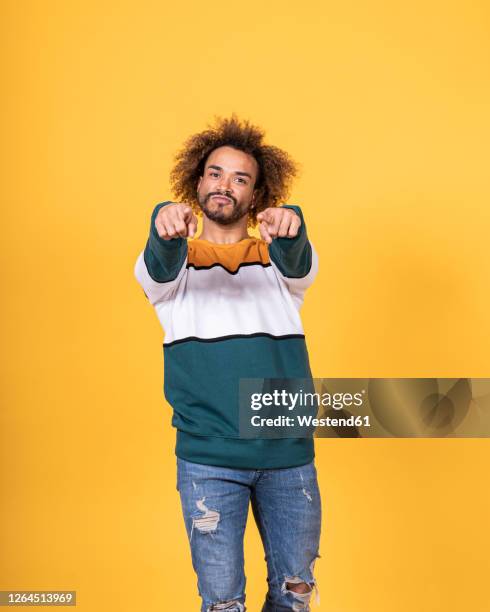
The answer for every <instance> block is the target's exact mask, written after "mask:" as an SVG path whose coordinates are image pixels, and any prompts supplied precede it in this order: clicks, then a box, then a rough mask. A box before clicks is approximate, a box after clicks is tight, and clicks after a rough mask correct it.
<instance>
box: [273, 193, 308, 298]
mask: <svg viewBox="0 0 490 612" xmlns="http://www.w3.org/2000/svg"><path fill="white" fill-rule="evenodd" d="M283 208H291V209H292V210H294V212H295V213H296V214H298V215H299V218H300V219H301V226H300V228H299V230H298V233H297V235H296V236H295V237H294V238H275V239H274V240H273V241H272V243H271V244H270V245H269V257H270V260H271V263H272V265H273V268H274V270H275V271H276V274H277V275H278V276H279V277H280V278H281V279H282V280H283V281H284V282H285V283H286V285H287V286H288V289H289V290H290V291H291V293H293V294H295V295H297V296H299V297H302V296H303V294H304V292H305V291H306V289H307V288H308V287H309V286H310V285H311V284H312V282H313V280H314V279H315V276H316V275H317V272H318V257H317V254H316V252H315V249H314V248H313V245H312V244H311V242H310V241H309V240H308V234H307V232H306V225H305V221H304V218H303V213H302V212H301V208H300V207H299V206H294V205H289V204H286V205H284V206H283Z"/></svg>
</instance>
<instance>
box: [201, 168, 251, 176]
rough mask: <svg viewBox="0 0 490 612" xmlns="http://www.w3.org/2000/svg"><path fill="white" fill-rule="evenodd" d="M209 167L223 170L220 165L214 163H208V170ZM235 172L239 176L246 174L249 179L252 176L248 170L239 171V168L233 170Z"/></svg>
mask: <svg viewBox="0 0 490 612" xmlns="http://www.w3.org/2000/svg"><path fill="white" fill-rule="evenodd" d="M209 168H214V169H215V170H223V168H222V167H221V166H215V165H210V166H208V170H209ZM235 174H238V175H240V176H248V178H249V179H251V178H252V175H251V174H249V173H248V172H241V171H240V170H235Z"/></svg>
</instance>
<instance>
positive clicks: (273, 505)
mask: <svg viewBox="0 0 490 612" xmlns="http://www.w3.org/2000/svg"><path fill="white" fill-rule="evenodd" d="M177 489H178V491H179V493H180V499H181V503H182V510H183V514H184V520H185V526H186V530H187V535H188V538H189V542H190V547H191V554H192V564H193V567H194V570H195V572H196V574H197V586H198V589H199V594H200V596H201V598H202V606H201V612H212V611H215V610H226V611H227V612H244V611H245V610H246V608H245V573H244V558H243V536H244V533H245V525H246V522H247V515H248V508H249V502H251V505H252V511H253V514H254V517H255V521H256V523H257V526H258V529H259V532H260V535H261V538H262V542H263V545H264V550H265V558H266V561H267V574H268V577H267V582H268V586H269V588H268V592H267V595H266V599H265V603H264V606H263V608H262V612H286V611H288V610H296V611H300V610H302V611H309V610H310V605H309V602H310V598H311V595H312V592H313V589H317V586H316V581H315V578H314V577H313V568H314V565H315V560H316V558H317V557H319V556H320V555H319V554H318V546H319V540H320V526H321V502H320V493H319V490H318V484H317V478H316V468H315V465H314V462H313V461H312V462H311V463H309V464H307V465H303V466H300V467H294V468H284V469H266V470H243V469H235V468H223V467H215V466H211V465H202V464H199V463H191V462H189V461H185V460H183V459H180V458H177ZM303 582H304V583H306V585H309V587H305V585H303V588H302V590H305V589H309V590H308V592H305V593H301V592H295V591H294V590H293V589H291V585H297V584H299V583H303ZM297 590H298V591H299V589H297ZM317 597H318V591H317Z"/></svg>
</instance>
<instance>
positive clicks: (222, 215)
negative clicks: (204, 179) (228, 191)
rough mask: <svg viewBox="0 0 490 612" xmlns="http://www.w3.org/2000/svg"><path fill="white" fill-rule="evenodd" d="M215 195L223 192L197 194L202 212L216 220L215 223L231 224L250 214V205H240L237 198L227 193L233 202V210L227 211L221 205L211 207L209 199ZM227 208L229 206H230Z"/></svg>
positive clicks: (211, 219)
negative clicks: (214, 207)
mask: <svg viewBox="0 0 490 612" xmlns="http://www.w3.org/2000/svg"><path fill="white" fill-rule="evenodd" d="M214 195H216V196H219V195H222V194H220V193H215V192H211V193H208V194H206V195H205V196H201V195H199V194H198V196H197V201H198V202H199V206H200V208H201V210H202V212H203V213H204V214H205V215H206V217H207V218H208V219H209V220H210V221H214V222H215V223H219V224H220V225H231V224H232V223H235V222H236V221H238V220H239V219H241V218H242V217H244V216H245V215H246V214H248V207H243V206H240V205H239V204H238V202H237V200H236V199H235V198H234V197H233V196H230V195H227V196H226V197H227V198H229V199H230V200H231V202H232V204H231V206H232V210H231V212H225V210H226V209H224V208H221V207H218V208H216V209H211V207H210V206H209V200H210V199H211V197H212V196H214ZM226 208H228V206H227V207H226Z"/></svg>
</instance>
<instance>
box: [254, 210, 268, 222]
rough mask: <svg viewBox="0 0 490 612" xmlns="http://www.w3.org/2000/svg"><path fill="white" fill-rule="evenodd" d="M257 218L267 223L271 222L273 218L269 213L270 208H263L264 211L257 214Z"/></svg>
mask: <svg viewBox="0 0 490 612" xmlns="http://www.w3.org/2000/svg"><path fill="white" fill-rule="evenodd" d="M257 220H258V221H265V223H270V222H271V219H270V214H269V209H268V208H266V209H265V210H263V211H262V212H260V213H259V214H258V215H257Z"/></svg>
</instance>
